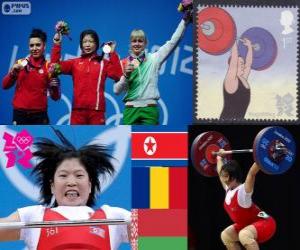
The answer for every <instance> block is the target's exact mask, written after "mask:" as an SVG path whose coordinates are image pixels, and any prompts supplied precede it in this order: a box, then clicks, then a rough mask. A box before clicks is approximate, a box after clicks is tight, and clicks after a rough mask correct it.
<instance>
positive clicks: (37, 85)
mask: <svg viewBox="0 0 300 250" xmlns="http://www.w3.org/2000/svg"><path fill="white" fill-rule="evenodd" d="M52 60H53V61H52V62H55V61H58V60H59V57H58V58H57V57H55V56H54V57H53V58H52ZM47 68H48V63H47V61H46V60H45V58H44V57H43V58H40V59H39V60H34V59H33V58H32V56H30V57H29V63H28V64H27V66H25V67H24V69H22V70H21V71H20V72H19V74H18V76H17V78H14V77H12V75H11V74H10V73H8V74H7V75H6V76H5V77H4V78H3V81H2V87H3V88H4V89H8V88H10V87H12V86H13V85H14V83H15V81H16V89H15V94H14V98H13V107H14V109H21V110H36V111H46V110H47V90H48V87H49V86H48V84H49V77H48V69H47ZM59 97H60V96H59V93H58V92H55V93H53V95H51V98H52V99H53V100H57V99H59Z"/></svg>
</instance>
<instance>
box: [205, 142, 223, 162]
mask: <svg viewBox="0 0 300 250" xmlns="http://www.w3.org/2000/svg"><path fill="white" fill-rule="evenodd" d="M219 150H220V147H219V146H218V145H216V144H211V145H208V147H207V148H206V151H205V157H206V159H207V160H208V162H209V163H211V164H216V163H217V156H216V155H214V154H213V152H218V151H219Z"/></svg>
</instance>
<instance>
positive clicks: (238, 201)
mask: <svg viewBox="0 0 300 250" xmlns="http://www.w3.org/2000/svg"><path fill="white" fill-rule="evenodd" d="M251 197H252V193H246V191H245V186H244V184H241V185H239V186H238V187H236V188H235V189H233V190H230V189H227V190H226V197H225V201H224V208H225V210H226V212H227V213H228V215H229V217H230V218H231V220H232V221H233V222H234V223H235V224H234V228H235V230H236V231H237V232H239V231H240V230H242V229H243V228H244V227H246V226H249V225H253V226H254V227H255V228H256V231H257V241H258V242H259V243H261V242H264V241H267V240H269V239H270V238H271V237H272V236H273V234H274V233H275V231H276V222H275V220H274V219H273V218H272V217H271V216H269V215H267V214H266V213H264V212H263V211H262V210H261V209H260V208H259V207H258V206H256V205H255V204H254V203H253V202H252V198H251Z"/></svg>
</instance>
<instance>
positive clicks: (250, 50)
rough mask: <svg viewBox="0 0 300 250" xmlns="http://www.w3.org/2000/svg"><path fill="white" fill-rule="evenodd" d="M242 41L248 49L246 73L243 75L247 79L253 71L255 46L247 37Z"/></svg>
mask: <svg viewBox="0 0 300 250" xmlns="http://www.w3.org/2000/svg"><path fill="white" fill-rule="evenodd" d="M242 42H243V44H244V45H245V46H246V47H247V49H248V50H247V55H246V61H245V68H244V74H243V77H244V78H245V79H248V77H249V74H250V72H251V66H252V62H253V46H252V43H251V41H250V40H249V39H247V38H244V39H242Z"/></svg>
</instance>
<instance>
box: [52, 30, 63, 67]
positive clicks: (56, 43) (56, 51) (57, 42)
mask: <svg viewBox="0 0 300 250" xmlns="http://www.w3.org/2000/svg"><path fill="white" fill-rule="evenodd" d="M61 40H62V39H61V35H60V34H59V33H55V35H54V37H53V47H52V50H51V62H52V63H56V62H59V61H60V58H61Z"/></svg>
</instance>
